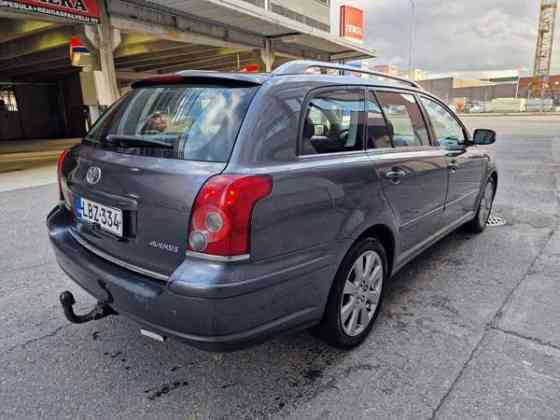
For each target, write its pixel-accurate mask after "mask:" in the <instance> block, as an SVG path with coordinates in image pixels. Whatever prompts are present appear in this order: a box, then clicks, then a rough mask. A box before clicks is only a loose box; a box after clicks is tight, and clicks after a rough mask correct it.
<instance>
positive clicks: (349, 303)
mask: <svg viewBox="0 0 560 420" xmlns="http://www.w3.org/2000/svg"><path fill="white" fill-rule="evenodd" d="M387 272H388V267H387V256H386V253H385V249H384V248H383V246H382V245H381V243H380V242H379V241H378V240H377V239H374V238H368V239H364V240H362V241H360V242H358V243H356V244H355V245H354V246H353V247H352V249H351V250H350V251H349V252H348V254H347V255H346V257H345V258H344V260H343V261H342V264H341V265H340V268H339V270H338V272H337V274H336V277H335V281H334V283H333V286H332V289H331V292H330V294H329V300H328V302H327V307H326V309H325V315H324V317H323V320H322V321H321V323H320V324H319V325H318V326H317V327H315V328H314V330H312V331H313V332H314V333H315V334H316V335H318V336H319V337H320V338H322V339H323V340H325V341H327V342H328V343H329V344H331V345H333V346H335V347H339V348H346V349H348V348H352V347H356V346H358V345H359V344H361V343H362V342H363V341H364V340H365V338H366V337H367V336H368V334H369V332H370V331H371V329H372V327H373V324H374V322H375V320H376V318H377V316H378V315H379V310H380V307H381V301H382V299H383V287H384V283H385V280H386V278H387Z"/></svg>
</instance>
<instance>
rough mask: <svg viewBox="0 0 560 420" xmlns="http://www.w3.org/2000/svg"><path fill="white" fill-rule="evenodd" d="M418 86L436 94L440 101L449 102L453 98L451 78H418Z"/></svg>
mask: <svg viewBox="0 0 560 420" xmlns="http://www.w3.org/2000/svg"><path fill="white" fill-rule="evenodd" d="M418 83H419V84H420V86H422V87H423V88H424V89H426V90H427V91H428V92H430V93H432V94H434V95H436V96H437V97H438V98H440V99H441V100H442V101H444V102H446V103H450V102H451V101H452V100H453V78H452V77H447V78H444V79H431V80H420V81H419V82H418Z"/></svg>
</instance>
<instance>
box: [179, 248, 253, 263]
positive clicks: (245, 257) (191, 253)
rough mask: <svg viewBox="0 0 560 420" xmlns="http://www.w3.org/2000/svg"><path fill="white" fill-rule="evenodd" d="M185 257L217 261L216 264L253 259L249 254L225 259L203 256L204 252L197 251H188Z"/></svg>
mask: <svg viewBox="0 0 560 420" xmlns="http://www.w3.org/2000/svg"><path fill="white" fill-rule="evenodd" d="M185 255H186V256H187V257H194V258H201V259H203V260H208V261H216V262H239V261H247V260H248V259H249V258H251V256H250V255H249V254H243V255H235V256H232V257H224V256H221V255H208V254H203V253H202V252H195V251H187V252H186V253H185Z"/></svg>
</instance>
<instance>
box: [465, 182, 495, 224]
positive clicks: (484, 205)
mask: <svg viewBox="0 0 560 420" xmlns="http://www.w3.org/2000/svg"><path fill="white" fill-rule="evenodd" d="M495 192H496V186H495V184H494V180H493V179H491V178H490V179H489V180H488V182H487V183H486V186H485V187H484V192H483V193H482V194H483V195H482V198H481V199H480V204H479V205H478V211H477V212H476V217H475V218H474V219H473V220H471V221H470V222H469V223H467V224H466V228H467V230H469V231H470V232H474V233H481V232H483V231H484V229H486V225H487V224H488V218H489V217H490V213H491V212H492V206H493V205H494V196H495Z"/></svg>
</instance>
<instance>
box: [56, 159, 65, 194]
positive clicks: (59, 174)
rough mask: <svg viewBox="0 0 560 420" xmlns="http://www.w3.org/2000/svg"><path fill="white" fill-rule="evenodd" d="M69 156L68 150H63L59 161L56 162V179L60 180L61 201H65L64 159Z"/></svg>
mask: <svg viewBox="0 0 560 420" xmlns="http://www.w3.org/2000/svg"><path fill="white" fill-rule="evenodd" d="M66 155H68V150H63V151H62V153H61V154H60V156H59V157H58V160H57V161H56V177H57V179H58V192H59V197H60V200H64V190H63V188H62V186H63V185H62V184H63V179H62V165H63V164H64V159H65V158H66Z"/></svg>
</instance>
